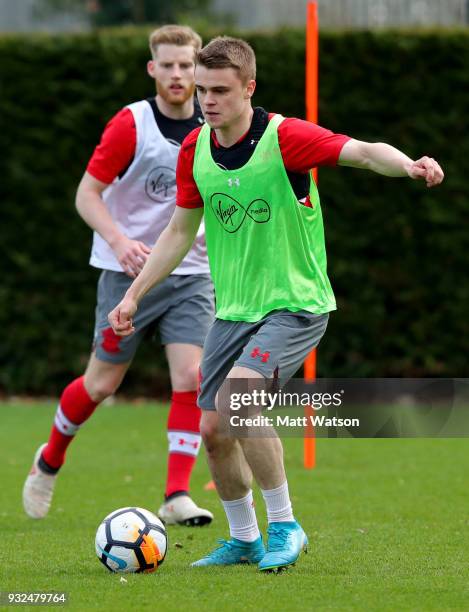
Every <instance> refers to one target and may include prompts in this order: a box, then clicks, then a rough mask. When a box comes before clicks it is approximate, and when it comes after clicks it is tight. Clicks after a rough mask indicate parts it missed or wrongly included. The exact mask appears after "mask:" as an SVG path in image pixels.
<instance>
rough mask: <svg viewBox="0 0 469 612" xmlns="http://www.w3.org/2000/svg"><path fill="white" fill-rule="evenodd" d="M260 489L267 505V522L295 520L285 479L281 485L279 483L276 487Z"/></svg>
mask: <svg viewBox="0 0 469 612" xmlns="http://www.w3.org/2000/svg"><path fill="white" fill-rule="evenodd" d="M261 491H262V495H263V496H264V501H265V505H266V507H267V520H268V521H269V523H285V522H287V521H294V520H295V518H294V516H293V511H292V507H291V501H290V495H289V493H288V483H287V481H286V480H285V482H284V483H283V485H280V486H279V487H277V488H276V489H270V490H267V491H266V490H264V489H261Z"/></svg>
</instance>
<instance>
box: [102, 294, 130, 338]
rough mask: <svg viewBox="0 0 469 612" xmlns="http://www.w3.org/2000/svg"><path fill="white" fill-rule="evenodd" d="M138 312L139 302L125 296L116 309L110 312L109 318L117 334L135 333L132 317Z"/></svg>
mask: <svg viewBox="0 0 469 612" xmlns="http://www.w3.org/2000/svg"><path fill="white" fill-rule="evenodd" d="M136 312H137V303H136V302H135V300H133V299H132V298H129V297H127V296H125V297H124V298H123V300H122V301H121V302H120V303H119V304H117V306H116V307H115V308H114V310H111V312H110V313H109V314H108V316H107V319H108V321H109V323H110V324H111V327H112V329H113V330H114V333H115V334H116V335H117V336H130V335H131V334H133V333H134V331H135V327H134V326H133V322H132V317H133V316H134V314H135V313H136Z"/></svg>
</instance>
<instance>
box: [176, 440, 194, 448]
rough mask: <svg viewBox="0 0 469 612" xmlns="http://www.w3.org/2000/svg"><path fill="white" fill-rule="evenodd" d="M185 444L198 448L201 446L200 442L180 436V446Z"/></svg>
mask: <svg viewBox="0 0 469 612" xmlns="http://www.w3.org/2000/svg"><path fill="white" fill-rule="evenodd" d="M185 444H187V445H188V446H192V448H197V447H198V446H199V443H198V442H187V440H184V438H179V446H184V445H185Z"/></svg>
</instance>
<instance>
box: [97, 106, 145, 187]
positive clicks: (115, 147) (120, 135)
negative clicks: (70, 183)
mask: <svg viewBox="0 0 469 612" xmlns="http://www.w3.org/2000/svg"><path fill="white" fill-rule="evenodd" d="M136 145H137V132H136V127H135V120H134V116H133V115H132V112H131V111H130V110H129V109H128V108H123V109H122V110H120V111H119V112H118V113H117V114H116V115H114V117H113V118H112V119H111V120H110V121H109V123H108V124H107V125H106V127H105V129H104V132H103V134H102V136H101V141H100V143H99V144H98V146H97V147H96V148H95V150H94V153H93V155H92V156H91V159H90V161H89V162H88V166H87V168H86V170H87V171H88V172H89V173H90V174H91V175H92V176H94V178H95V179H97V180H98V181H101V182H103V183H107V184H110V183H112V182H113V180H114V179H115V178H116V176H119V175H122V174H123V173H124V172H125V170H126V169H127V168H128V167H129V166H130V164H131V163H132V160H133V158H134V156H135V148H136Z"/></svg>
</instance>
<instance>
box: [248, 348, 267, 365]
mask: <svg viewBox="0 0 469 612" xmlns="http://www.w3.org/2000/svg"><path fill="white" fill-rule="evenodd" d="M251 357H253V358H254V359H255V358H256V357H260V358H261V361H262V363H267V362H268V361H269V357H270V353H269V351H266V352H265V353H261V350H260V348H259V347H258V346H256V347H254V350H253V351H252V353H251Z"/></svg>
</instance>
